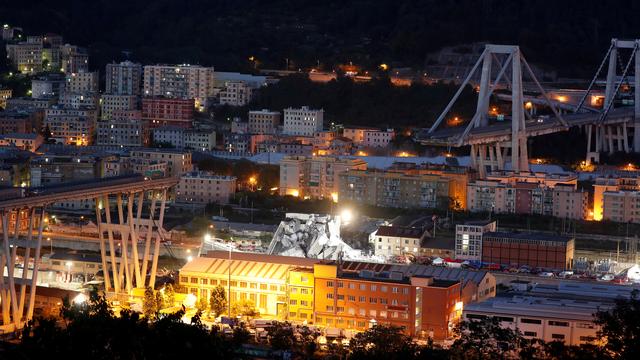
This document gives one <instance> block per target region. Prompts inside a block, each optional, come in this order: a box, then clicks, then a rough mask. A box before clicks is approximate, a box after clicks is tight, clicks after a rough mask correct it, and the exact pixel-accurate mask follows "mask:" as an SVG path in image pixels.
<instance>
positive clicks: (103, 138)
mask: <svg viewBox="0 0 640 360" xmlns="http://www.w3.org/2000/svg"><path fill="white" fill-rule="evenodd" d="M147 144H149V128H148V127H147V124H146V123H145V122H143V121H141V120H140V119H135V120H132V119H126V118H120V117H116V118H111V119H109V120H102V121H98V122H97V130H96V145H112V146H121V147H140V146H145V145H147Z"/></svg>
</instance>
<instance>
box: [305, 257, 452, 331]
mask: <svg viewBox="0 0 640 360" xmlns="http://www.w3.org/2000/svg"><path fill="white" fill-rule="evenodd" d="M314 277H315V290H316V291H315V319H314V321H315V324H316V325H319V326H324V327H327V328H339V329H347V330H354V331H364V330H366V329H368V328H369V327H371V326H373V325H375V324H385V325H394V326H399V327H402V328H404V330H405V332H406V333H407V334H408V335H410V336H418V337H426V336H431V337H433V338H434V339H436V340H443V339H445V338H447V337H449V336H451V330H452V329H453V326H454V325H455V323H456V322H457V320H458V319H459V317H460V315H461V312H462V306H461V303H460V282H458V281H447V280H434V279H433V278H432V277H420V276H411V277H406V276H404V274H403V273H402V272H395V271H392V272H379V273H375V272H374V271H372V270H360V271H342V270H341V269H340V268H339V266H338V265H337V264H326V263H325V264H322V263H321V264H315V265H314Z"/></svg>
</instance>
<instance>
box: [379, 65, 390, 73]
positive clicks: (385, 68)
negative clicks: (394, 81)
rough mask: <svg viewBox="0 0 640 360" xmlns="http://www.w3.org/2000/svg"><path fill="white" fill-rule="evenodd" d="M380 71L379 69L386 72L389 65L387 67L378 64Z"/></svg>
mask: <svg viewBox="0 0 640 360" xmlns="http://www.w3.org/2000/svg"><path fill="white" fill-rule="evenodd" d="M380 69H381V70H384V71H387V70H389V65H387V64H380Z"/></svg>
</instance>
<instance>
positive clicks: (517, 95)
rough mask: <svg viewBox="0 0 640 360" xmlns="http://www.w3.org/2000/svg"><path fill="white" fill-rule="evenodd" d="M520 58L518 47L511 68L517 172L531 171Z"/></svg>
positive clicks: (513, 165) (513, 164)
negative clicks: (527, 147) (527, 146)
mask: <svg viewBox="0 0 640 360" xmlns="http://www.w3.org/2000/svg"><path fill="white" fill-rule="evenodd" d="M520 60H521V58H520V49H518V48H516V49H515V50H514V54H513V60H512V69H511V75H512V80H511V168H512V169H513V171H515V172H519V171H529V159H528V157H527V151H526V134H525V122H524V106H523V104H522V67H521V63H520ZM523 138H524V141H522V139H523ZM523 144H524V149H523V146H522V145H523Z"/></svg>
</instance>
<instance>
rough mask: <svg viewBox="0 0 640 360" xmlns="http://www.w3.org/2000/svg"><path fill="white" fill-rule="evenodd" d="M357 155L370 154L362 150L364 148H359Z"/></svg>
mask: <svg viewBox="0 0 640 360" xmlns="http://www.w3.org/2000/svg"><path fill="white" fill-rule="evenodd" d="M356 155H358V156H368V154H367V153H366V152H364V151H362V150H359V151H358V152H357V153H356Z"/></svg>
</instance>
